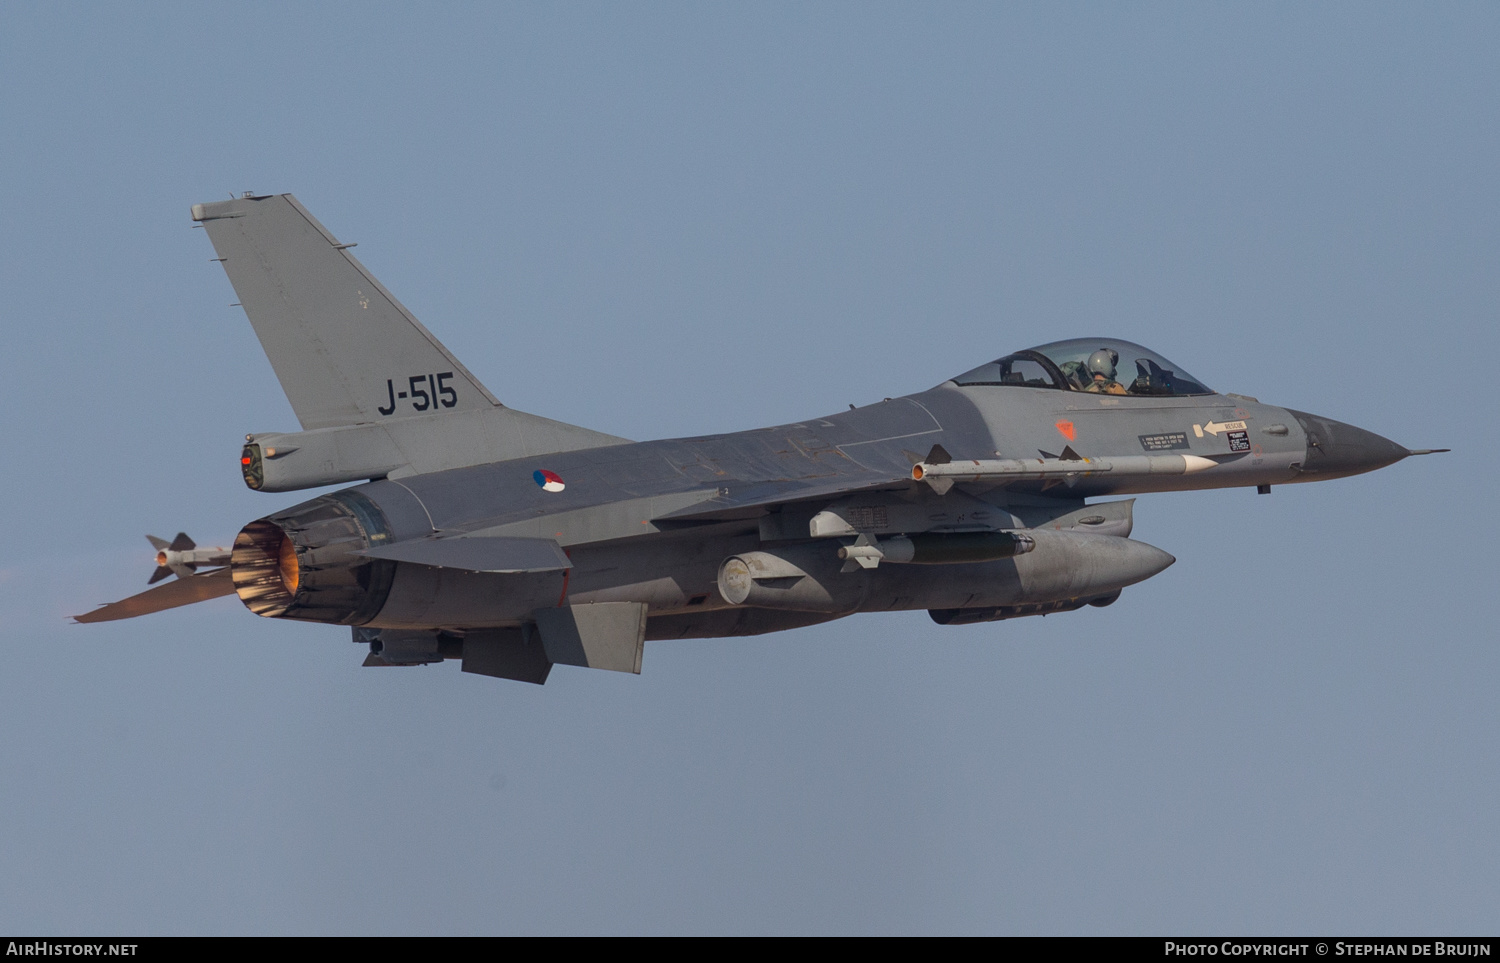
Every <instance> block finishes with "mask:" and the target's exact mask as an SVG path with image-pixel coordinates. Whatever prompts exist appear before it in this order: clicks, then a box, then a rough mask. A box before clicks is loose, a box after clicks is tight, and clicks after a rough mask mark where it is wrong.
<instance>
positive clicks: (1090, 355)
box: [953, 338, 1213, 397]
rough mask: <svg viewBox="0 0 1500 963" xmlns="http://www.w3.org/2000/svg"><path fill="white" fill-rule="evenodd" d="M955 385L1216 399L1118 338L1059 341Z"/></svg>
mask: <svg viewBox="0 0 1500 963" xmlns="http://www.w3.org/2000/svg"><path fill="white" fill-rule="evenodd" d="M953 380H954V381H955V382H957V383H958V384H960V385H1015V386H1018V387H1022V388H1053V389H1056V390H1059V391H1088V392H1093V393H1096V394H1104V395H1132V396H1135V397H1143V396H1153V397H1160V396H1163V395H1168V396H1183V395H1211V394H1213V392H1212V391H1210V390H1209V389H1208V388H1206V387H1204V385H1203V383H1202V382H1201V381H1199V380H1198V379H1196V378H1194V377H1193V376H1191V375H1189V374H1188V373H1187V372H1186V371H1183V370H1182V369H1180V368H1178V367H1177V366H1176V365H1174V364H1173V363H1172V362H1170V361H1168V360H1167V359H1166V358H1163V357H1162V356H1161V355H1159V354H1157V353H1156V352H1154V351H1147V350H1146V349H1145V348H1143V347H1141V346H1140V345H1138V344H1131V343H1130V342H1129V341H1117V340H1114V339H1112V338H1073V339H1072V340H1069V341H1054V342H1052V343H1051V344H1044V345H1041V346H1039V347H1035V348H1029V349H1027V350H1025V351H1017V352H1016V353H1015V354H1008V355H1006V356H1005V357H1003V358H1001V359H999V360H998V361H991V362H990V363H989V364H982V365H980V366H979V367H977V368H975V369H974V370H973V371H969V372H965V373H964V374H961V375H959V376H958V377H956V378H954V379H953Z"/></svg>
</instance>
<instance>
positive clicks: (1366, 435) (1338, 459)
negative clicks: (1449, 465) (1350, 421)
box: [1287, 408, 1411, 478]
mask: <svg viewBox="0 0 1500 963" xmlns="http://www.w3.org/2000/svg"><path fill="white" fill-rule="evenodd" d="M1287 411H1289V412H1290V413H1291V415H1292V416H1293V417H1294V418H1296V419H1297V422H1298V423H1299V424H1300V425H1302V430H1303V431H1304V432H1306V433H1307V459H1306V460H1305V461H1304V462H1303V463H1302V470H1303V471H1304V472H1307V473H1309V474H1313V473H1316V474H1317V475H1319V476H1321V477H1323V478H1342V477H1343V476H1345V475H1358V474H1360V473H1361V472H1367V471H1374V470H1375V469H1377V468H1384V467H1385V466H1386V465H1391V464H1394V463H1396V462H1398V461H1400V460H1401V459H1403V458H1405V457H1406V456H1407V455H1410V454H1411V451H1410V450H1409V449H1407V448H1403V447H1402V446H1400V445H1398V444H1396V443H1395V442H1394V441H1391V440H1390V439H1389V438H1382V437H1381V436H1380V435H1377V434H1375V432H1373V431H1365V430H1364V429H1363V428H1356V427H1354V426H1353V425H1346V424H1344V423H1343V422H1342V421H1334V420H1333V419H1332V418H1324V417H1323V416H1322V415H1310V414H1308V413H1307V412H1305V411H1292V409H1290V408H1288V409H1287Z"/></svg>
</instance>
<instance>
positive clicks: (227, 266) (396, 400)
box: [192, 194, 499, 429]
mask: <svg viewBox="0 0 1500 963" xmlns="http://www.w3.org/2000/svg"><path fill="white" fill-rule="evenodd" d="M192 213H193V220H195V221H199V222H201V223H202V224H203V226H204V228H206V229H207V232H208V237H209V240H211V241H212V242H213V245H214V250H215V251H216V252H218V255H219V259H220V260H221V261H222V262H223V264H224V270H225V272H226V273H227V274H228V275H229V281H230V283H231V284H233V285H234V291H235V294H237V295H238V296H239V300H240V304H241V305H242V306H243V307H244V309H245V314H247V315H248V316H249V318H250V324H251V325H252V326H253V327H254V328H255V334H256V336H257V337H259V338H260V343H261V346H262V347H264V348H265V351H266V356H267V357H268V358H269V359H270V361H271V367H272V368H274V369H275V370H276V377H277V378H278V379H279V380H280V381H281V388H282V390H283V391H285V392H286V396H287V400H288V401H290V402H291V404H292V410H293V411H295V412H296V414H297V420H298V421H300V422H301V423H302V427H303V428H304V429H312V428H330V427H335V426H340V425H354V424H364V423H379V422H381V421H383V420H385V419H388V418H399V417H403V416H405V417H410V416H413V415H420V414H435V413H442V412H446V411H467V410H472V409H482V408H492V407H494V406H496V405H498V404H499V402H498V401H496V400H495V398H494V396H493V395H491V394H490V393H489V391H487V390H486V389H485V387H484V385H482V384H480V383H479V381H478V379H476V378H475V377H474V376H473V375H471V374H470V373H469V372H468V370H467V369H466V368H464V366H463V365H461V364H459V362H458V359H456V358H454V357H453V355H452V354H450V353H449V351H448V349H447V348H445V347H443V345H442V342H440V341H438V339H437V338H435V337H433V336H432V333H431V332H429V331H428V330H427V329H426V328H424V327H423V326H422V324H421V322H419V321H417V319H416V318H414V317H412V315H411V313H410V312H409V311H407V310H406V308H404V307H403V306H402V305H401V302H399V301H397V300H396V299H395V298H394V297H392V296H391V294H390V292H388V291H387V290H386V289H385V288H384V287H383V286H382V285H381V284H380V282H379V281H377V280H375V278H374V277H372V276H371V275H370V272H368V271H366V270H365V267H364V265H362V264H360V263H359V261H358V260H356V259H355V257H354V255H352V254H350V253H349V250H348V248H349V247H351V246H352V245H344V244H340V243H339V241H338V239H337V238H335V237H334V236H333V235H332V234H330V233H329V232H328V230H327V229H326V228H324V227H323V225H321V224H319V223H318V222H317V220H316V219H315V218H314V217H313V216H312V215H311V214H309V213H307V211H306V210H305V209H304V208H303V207H302V205H301V204H299V203H297V199H296V198H294V197H292V195H290V194H276V195H270V196H262V197H254V196H248V195H247V196H245V197H239V198H236V199H234V200H231V201H219V202H217V203H213V204H194V205H193V211H192Z"/></svg>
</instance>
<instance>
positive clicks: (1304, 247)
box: [0, 3, 1500, 935]
mask: <svg viewBox="0 0 1500 963" xmlns="http://www.w3.org/2000/svg"><path fill="white" fill-rule="evenodd" d="M1497 49H1500V8H1497V7H1496V6H1495V5H1493V4H1457V3H1454V4H1442V5H1414V4H1399V5H1380V4H1369V3H1358V4H1342V5H1341V4H1318V5H1305V4H1241V5H1226V4H1214V5H1203V4H1179V5H1162V4H1134V5H1105V4H1090V5H1073V6H1066V5H1060V4H1046V5H1027V6H1001V5H995V4H975V5H925V4H924V5H917V4H911V5H880V4H870V3H859V4H810V5H809V4H795V5H778V4H753V5H742V4H736V5H730V4H684V5H667V4H649V5H648V4H634V5H619V4H603V5H538V4H523V5H493V4H472V5H458V4H448V5H427V6H422V7H420V8H418V7H416V6H382V5H378V4H370V3H359V4H347V5H335V4H318V5H306V4H287V5H274V4H257V5H249V6H246V5H221V6H211V5H205V4H150V5H136V6H122V5H114V4H94V5H71V6H68V5H55V4H48V5H43V4H30V5H22V4H15V5H11V6H8V7H7V8H6V11H5V15H4V23H3V28H0V130H3V131H4V136H3V137H0V175H3V179H0V337H3V341H0V365H3V368H0V370H3V373H4V379H5V389H4V392H3V397H4V399H5V400H4V403H3V404H4V409H3V410H4V415H3V421H0V424H3V426H4V442H3V447H0V451H3V454H0V493H3V499H0V506H3V507H0V513H3V514H0V522H3V526H4V527H3V531H4V536H3V540H0V626H3V628H0V632H3V636H0V646H3V649H0V651H3V653H4V658H3V665H4V668H3V671H0V731H3V732H4V740H3V742H4V749H3V750H0V865H3V866H4V867H5V871H4V873H0V929H3V930H6V931H9V932H12V933H19V932H25V933H28V934H50V933H58V934H78V933H100V934H105V933H128V934H158V933H293V934H295V933H967V932H974V933H1152V934H1184V935H1186V934H1194V933H1257V934H1278V933H1314V932H1322V933H1331V932H1339V933H1359V932H1365V933H1401V934H1407V933H1411V934H1452V935H1458V934H1473V933H1484V934H1490V935H1493V933H1494V931H1495V922H1496V918H1497V916H1496V907H1497V906H1500V822H1497V820H1496V818H1495V801H1496V799H1497V798H1500V772H1497V763H1496V760H1497V758H1500V735H1497V728H1496V692H1497V684H1496V683H1497V681H1500V652H1497V646H1496V641H1497V631H1496V627H1495V626H1496V620H1495V616H1494V600H1495V594H1496V584H1497V575H1500V564H1497V561H1496V557H1495V552H1494V549H1493V545H1494V543H1495V541H1496V536H1497V534H1500V531H1497V529H1500V524H1497V518H1496V514H1495V510H1494V503H1495V498H1494V491H1495V484H1494V479H1495V478H1496V477H1497V467H1500V466H1497V459H1496V418H1497V414H1500V411H1497V407H1500V406H1497V404H1496V401H1495V392H1496V385H1497V377H1496V374H1495V369H1496V366H1497V364H1500V336H1497V333H1496V324H1495V321H1496V316H1497V307H1500V270H1497V268H1500V259H1497V254H1500V222H1497V211H1500V204H1497V201H1500V178H1497V177H1496V172H1497V170H1500V156H1497V154H1500V151H1497V148H1500V125H1497V124H1496V118H1497V117H1500V58H1497V56H1496V50H1497ZM245 190H254V191H257V192H262V193H271V192H280V191H290V192H293V193H295V194H296V195H297V196H298V197H299V199H300V200H301V201H302V202H303V203H304V204H305V205H306V206H307V207H308V208H309V209H310V210H312V211H313V212H314V213H315V214H316V215H317V216H318V217H319V218H320V219H321V220H322V221H323V222H324V223H325V224H326V225H327V226H328V227H329V228H330V229H331V230H332V231H333V232H334V233H335V234H337V235H338V236H339V237H340V238H342V239H344V240H349V241H356V242H359V244H360V247H359V255H360V258H361V260H362V261H363V262H364V263H365V264H366V265H367V266H368V267H369V268H370V269H371V270H372V271H374V272H375V273H376V274H377V276H379V277H380V278H381V280H382V281H383V282H384V283H385V284H386V286H387V287H389V288H390V289H391V290H392V291H393V292H394V293H395V294H396V295H397V296H398V297H399V298H401V299H402V300H403V301H404V302H405V303H406V304H407V306H408V307H410V308H411V309H412V310H413V311H414V312H415V313H416V314H417V316H418V317H420V318H422V319H423V321H424V322H425V323H426V324H427V325H428V326H429V327H430V328H431V329H432V330H433V331H434V332H436V333H437V334H438V336H439V337H441V338H442V339H443V340H444V341H445V342H446V343H447V344H448V345H449V347H450V348H452V349H453V350H454V352H455V353H456V354H457V355H458V356H459V357H460V358H462V359H463V361H464V362H465V363H466V364H467V365H468V367H469V368H471V369H472V370H473V371H474V372H475V373H476V374H477V375H478V376H479V377H480V378H481V379H483V380H484V381H485V382H486V383H487V384H488V386H489V387H490V388H491V390H492V391H493V392H494V393H495V394H496V395H497V396H498V397H499V398H500V399H501V400H502V401H504V402H506V403H507V404H510V405H513V406H515V407H518V408H521V409H523V410H528V411H534V412H537V413H539V414H545V415H548V416H551V417H554V418H559V419H562V420H565V421H570V422H575V423H578V424H584V425H588V426H590V427H594V428H598V429H601V430H604V431H609V432H613V433H616V434H622V435H626V436H629V437H633V438H650V437H667V436H675V435H689V434H697V433H704V432H710V431H722V430H729V429H737V428H749V427H755V426H759V425H765V424H775V423H781V422H786V421H791V420H796V419H800V418H807V417H813V416H817V415H820V414H825V413H827V412H831V411H836V410H840V409H843V408H844V407H845V406H846V405H847V404H849V403H860V404H864V403H868V402H870V401H874V400H878V399H879V398H881V397H884V396H888V395H899V394H904V393H907V392H911V391H918V390H922V389H925V388H928V387H931V386H932V385H934V384H936V383H938V382H940V381H942V380H944V379H945V378H947V377H949V376H950V375H952V374H954V373H956V372H959V371H964V370H967V369H968V368H970V367H973V366H974V365H975V364H978V363H979V362H981V361H985V360H988V359H991V358H993V357H996V356H998V355H1000V354H1003V353H1006V352H1009V351H1011V350H1014V349H1017V348H1021V347H1025V346H1028V345H1031V344H1036V343H1040V342H1044V341H1050V340H1055V339H1057V338H1062V337H1072V336H1079V335H1087V334H1107V335H1113V336H1117V337H1123V338H1127V339H1130V340H1132V341H1137V342H1141V343H1143V344H1146V345H1149V346H1151V347H1153V348H1155V349H1156V350H1158V351H1160V352H1161V353H1163V354H1165V355H1166V356H1167V357H1169V358H1172V359H1174V360H1176V361H1178V362H1180V363H1181V364H1182V365H1183V367H1184V368H1186V369H1187V370H1188V371H1191V372H1193V373H1194V374H1195V375H1196V376H1198V377H1199V378H1201V379H1203V380H1204V381H1206V382H1207V383H1209V384H1210V385H1212V386H1213V387H1215V388H1217V389H1219V390H1224V391H1235V392H1240V393H1245V394H1250V395H1255V396H1257V397H1259V398H1260V399H1261V400H1263V401H1267V402H1270V403H1273V404H1282V405H1287V406H1290V407H1295V408H1300V409H1303V410H1309V411H1314V412H1318V413H1320V414H1325V415H1328V416H1331V417H1334V418H1338V419H1341V420H1345V421H1350V422H1353V423H1355V424H1358V425H1361V426H1363V427H1366V428H1369V429H1371V430H1373V431H1376V432H1379V433H1380V434H1383V435H1386V436H1388V437H1391V438H1393V439H1395V440H1397V441H1399V442H1401V443H1403V444H1406V445H1409V446H1411V447H1429V446H1431V447H1452V448H1454V449H1456V451H1455V452H1454V453H1453V454H1451V455H1445V456H1438V457H1433V458H1425V459H1414V460H1410V461H1407V462H1404V463H1402V464H1399V465H1396V466H1394V467H1392V468H1389V469H1386V470H1384V471H1381V472H1378V473H1375V474H1372V475H1367V476H1362V477H1359V478H1355V479H1350V480H1345V481H1338V482H1332V483H1328V484H1323V485H1304V486H1288V487H1285V488H1278V489H1277V490H1276V491H1275V492H1273V494H1272V495H1271V496H1270V497H1258V496H1256V495H1255V494H1254V493H1253V492H1252V491H1248V490H1244V491H1239V490H1237V491H1227V492H1215V493H1189V494H1181V495H1155V496H1147V497H1145V498H1143V499H1142V500H1141V501H1140V503H1139V504H1138V506H1137V511H1136V519H1137V525H1136V537H1138V538H1141V539H1143V540H1145V541H1148V542H1150V543H1152V544H1154V545H1157V546H1160V547H1161V548H1164V549H1166V550H1167V551H1170V552H1172V553H1173V554H1174V555H1176V556H1177V558H1178V564H1177V565H1176V566H1174V567H1173V568H1171V569H1169V570H1167V571H1166V572H1165V573H1163V574H1162V575H1160V576H1158V577H1157V578H1155V579H1153V580H1151V581H1149V582H1147V583H1145V584H1142V585H1140V586H1137V587H1135V588H1132V589H1129V590H1127V591H1126V592H1125V594H1124V596H1123V597H1122V598H1121V600H1120V601H1119V602H1118V603H1117V604H1116V605H1114V606H1113V607H1111V608H1108V609H1103V610H1094V609H1090V610H1087V611H1084V612H1079V613H1073V614H1069V615H1064V616H1059V617H1052V618H1047V619H1025V620H1019V621H1014V622H1005V623H998V624H991V625H981V626H972V627H965V628H939V627H937V626H935V625H933V624H932V623H931V622H930V621H929V619H928V618H927V616H926V615H925V614H924V613H920V612H918V613H910V614H898V615H884V616H859V617H855V618H852V619H848V620H845V621H842V622H839V623H835V624H833V625H829V626H825V627H821V628H815V629H807V630H802V631H797V632H789V633H784V634H780V635H773V636H766V637H762V638H758V639H749V640H734V641H682V642H657V643H652V644H650V645H648V646H647V650H646V655H645V661H644V672H643V674H642V675H641V676H640V677H628V676H622V675H617V674H614V673H604V672H596V673H591V672H588V671H585V670H568V669H566V668H562V669H559V670H557V671H556V672H554V673H553V676H552V680H551V681H550V682H549V683H548V684H547V685H546V686H545V687H543V688H535V687H530V686H525V685H521V684H509V683H505V682H499V681H494V680H489V679H484V678H479V677H475V676H469V675H462V674H460V673H459V672H458V670H457V667H456V666H453V665H445V666H433V667H427V668H420V669H410V670H394V669H388V670H375V669H363V668H360V666H359V662H360V660H361V658H362V653H361V652H360V651H359V650H358V649H357V648H356V647H355V646H354V645H352V644H351V643H350V642H349V640H348V634H347V630H343V629H338V628H329V627H319V626H309V625H300V624H294V623H282V622H277V621H273V620H264V619H259V618H257V617H255V616H253V615H251V614H250V613H249V612H248V611H246V610H245V609H244V608H243V607H242V606H240V604H239V603H238V602H237V601H236V600H234V599H232V598H231V599H223V600H219V601H216V602H212V603H206V604H203V605H199V606H194V607H191V608H188V609H182V610H177V611H174V612H168V613H164V614H161V615H159V616H156V617H153V618H149V619H142V620H138V621H134V622H124V623H113V624H109V625H98V626H87V627H85V626H75V625H69V624H67V623H66V621H65V616H67V615H69V614H71V613H75V612H79V611H84V610H87V609H88V608H90V607H92V606H93V605H95V604H96V603H99V602H104V601H109V600H112V599H116V598H119V597H122V596H124V595H127V594H130V593H132V592H135V591H137V590H139V589H142V588H144V587H145V580H146V577H147V575H148V574H149V573H150V571H151V563H150V562H149V559H148V554H149V551H148V546H147V544H146V541H145V539H143V538H142V537H141V536H142V535H143V534H144V533H146V532H151V533H153V534H157V535H163V536H167V537H170V536H171V535H173V534H174V533H175V532H177V531H179V530H183V531H187V532H189V533H190V534H191V535H193V536H194V537H195V538H196V539H198V540H199V541H200V542H201V543H206V544H213V543H223V542H224V541H226V540H228V539H231V538H232V537H233V535H234V533H235V532H236V531H237V530H238V529H239V527H240V526H241V525H243V524H244V523H245V522H247V521H249V520H250V519H253V518H255V517H258V516H260V515H263V514H267V513H269V512H271V511H274V510H276V509H278V508H281V507H284V506H286V505H289V504H291V503H293V502H295V501H297V500H299V499H298V497H297V496H296V495H264V494H257V493H253V492H250V491H247V490H246V489H245V488H244V486H243V484H242V483H241V481H240V479H239V475H238V471H237V464H236V457H237V454H238V447H239V440H240V439H241V438H242V436H243V434H244V433H245V432H247V431H275V430H286V429H290V428H294V427H295V421H294V419H293V417H292V414H291V411H290V408H289V407H288V406H287V404H286V402H285V400H284V398H283V397H282V395H281V393H280V391H279V389H278V387H277V385H276V382H275V379H274V377H273V376H272V373H271V370H270V367H269V365H268V364H267V363H266V361H265V359H264V356H263V355H262V354H261V352H260V350H259V346H258V344H257V343H256V341H255V339H254V336H253V335H252V333H251V331H250V328H249V325H248V323H247V322H246V321H245V319H244V317H243V315H242V313H241V312H240V310H239V309H238V308H232V307H230V303H231V302H233V301H234V300H235V298H234V296H233V292H232V291H231V289H230V287H229V284H228V282H227V281H226V279H225V278H224V276H223V273H222V271H220V270H219V267H218V265H216V264H213V263H211V262H210V261H209V258H211V257H212V256H213V252H212V250H211V249H210V247H209V244H208V241H207V239H206V238H205V237H204V236H203V235H202V232H200V231H195V230H192V229H191V226H190V225H191V222H190V221H189V219H188V207H189V205H191V204H192V203H194V202H197V201H206V200H214V199H217V198H222V197H226V196H228V195H229V194H230V193H231V192H233V193H238V192H240V191H245Z"/></svg>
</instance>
